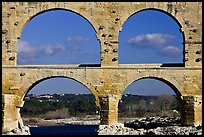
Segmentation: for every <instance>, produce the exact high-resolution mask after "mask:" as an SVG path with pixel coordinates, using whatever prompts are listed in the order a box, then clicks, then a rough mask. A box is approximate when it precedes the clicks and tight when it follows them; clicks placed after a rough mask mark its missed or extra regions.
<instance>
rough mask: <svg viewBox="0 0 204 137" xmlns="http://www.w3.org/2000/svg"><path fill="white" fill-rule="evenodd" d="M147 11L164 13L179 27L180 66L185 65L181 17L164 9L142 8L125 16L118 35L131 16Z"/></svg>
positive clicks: (183, 33)
mask: <svg viewBox="0 0 204 137" xmlns="http://www.w3.org/2000/svg"><path fill="white" fill-rule="evenodd" d="M148 10H154V11H159V12H161V14H162V13H164V14H166V15H167V16H169V17H170V18H171V19H172V20H174V21H175V23H176V24H177V25H178V26H179V28H180V29H179V31H180V33H181V35H182V40H183V41H182V46H183V52H182V53H183V56H182V57H183V61H182V64H185V52H184V51H185V32H184V31H183V29H182V28H183V27H184V25H183V19H182V17H180V16H176V14H175V15H173V13H170V12H168V11H165V10H164V9H162V8H143V9H140V10H138V11H132V12H131V13H130V14H129V16H127V17H125V18H124V19H123V20H122V22H121V27H120V29H119V33H120V32H122V27H123V25H124V24H125V23H126V22H127V21H128V20H129V19H130V18H131V17H132V16H134V15H136V14H138V13H140V12H143V11H148Z"/></svg>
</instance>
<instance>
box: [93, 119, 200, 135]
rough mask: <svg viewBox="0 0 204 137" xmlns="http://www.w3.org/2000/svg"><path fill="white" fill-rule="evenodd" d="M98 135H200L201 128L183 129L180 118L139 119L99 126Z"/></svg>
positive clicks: (190, 127)
mask: <svg viewBox="0 0 204 137" xmlns="http://www.w3.org/2000/svg"><path fill="white" fill-rule="evenodd" d="M97 132H98V135H202V128H201V127H192V126H189V127H183V126H181V125H180V118H160V117H151V118H141V119H136V120H134V121H131V122H128V123H124V124H122V123H121V124H118V125H111V126H109V125H100V126H99V129H98V131H97Z"/></svg>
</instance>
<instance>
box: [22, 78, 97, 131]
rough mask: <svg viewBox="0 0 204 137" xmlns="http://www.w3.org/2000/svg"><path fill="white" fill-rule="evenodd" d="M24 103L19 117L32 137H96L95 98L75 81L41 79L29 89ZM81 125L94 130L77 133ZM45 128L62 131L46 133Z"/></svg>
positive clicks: (82, 85) (69, 79)
mask: <svg viewBox="0 0 204 137" xmlns="http://www.w3.org/2000/svg"><path fill="white" fill-rule="evenodd" d="M24 101H25V103H24V105H23V107H22V108H21V109H20V114H21V116H22V119H23V123H24V125H25V126H29V128H30V132H31V135H39V134H41V135H42V134H49V135H54V134H55V132H58V134H67V135H69V134H72V133H74V132H75V133H77V134H82V135H83V134H89V132H90V134H94V133H95V132H94V130H95V129H97V128H98V126H99V123H100V116H99V114H98V107H97V106H96V104H95V96H94V95H93V94H92V92H91V91H90V90H89V89H88V88H87V87H86V86H85V85H84V84H82V83H81V82H79V81H77V80H75V79H71V78H67V77H59V76H57V77H48V78H44V79H41V80H39V81H37V82H35V83H34V84H33V85H32V86H31V87H29V90H28V92H27V93H26V95H25V97H24ZM90 121H91V122H90ZM82 125H84V127H87V128H88V129H91V130H90V131H81V132H79V131H78V130H77V131H78V132H76V131H75V129H77V127H78V128H83V127H82ZM34 126H38V127H39V128H38V129H36V128H35V127H34ZM45 126H53V127H55V128H58V127H59V126H61V128H59V129H56V130H54V131H53V132H52V131H49V133H47V132H46V131H44V130H43V128H45ZM66 126H67V127H66ZM67 128H68V129H67ZM48 129H49V130H50V128H49V127H48ZM65 130H66V131H65Z"/></svg>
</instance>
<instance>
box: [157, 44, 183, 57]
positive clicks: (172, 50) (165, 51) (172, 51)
mask: <svg viewBox="0 0 204 137" xmlns="http://www.w3.org/2000/svg"><path fill="white" fill-rule="evenodd" d="M157 54H159V55H161V56H178V55H181V54H182V50H181V49H179V48H177V47H174V46H167V47H163V48H161V49H160V50H159V51H158V52H157Z"/></svg>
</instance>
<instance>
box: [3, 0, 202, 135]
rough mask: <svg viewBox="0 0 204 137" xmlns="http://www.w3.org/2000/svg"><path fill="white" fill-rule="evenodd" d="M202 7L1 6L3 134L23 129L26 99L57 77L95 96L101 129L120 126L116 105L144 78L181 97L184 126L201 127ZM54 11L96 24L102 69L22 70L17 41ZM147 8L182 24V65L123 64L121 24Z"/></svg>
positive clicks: (135, 4) (116, 4) (28, 67)
mask: <svg viewBox="0 0 204 137" xmlns="http://www.w3.org/2000/svg"><path fill="white" fill-rule="evenodd" d="M201 7H202V2H193V3H190V2H2V97H3V99H2V119H3V123H2V126H3V127H2V130H3V131H11V130H12V129H18V124H17V123H18V121H19V119H20V117H19V116H18V115H19V110H20V107H22V104H23V99H24V96H25V94H26V93H27V92H28V91H29V90H30V88H31V87H33V86H34V85H36V84H37V83H38V82H39V81H41V80H45V79H47V78H51V77H56V76H62V77H67V78H72V79H74V80H76V81H79V82H80V83H82V84H83V85H84V86H86V87H87V88H88V89H89V90H90V91H91V92H92V93H93V94H94V95H95V98H96V104H97V106H99V107H100V109H101V124H109V125H113V124H116V123H117V119H118V116H117V115H118V112H117V109H118V106H117V104H118V101H119V100H120V96H121V94H122V93H123V92H124V90H125V88H126V87H127V86H128V85H130V84H131V83H132V82H134V81H136V80H139V79H141V78H155V79H158V80H160V81H162V82H164V83H166V84H167V85H169V86H170V87H172V88H173V90H174V91H175V93H176V94H177V96H178V99H179V102H180V103H181V105H182V106H183V107H182V109H181V119H182V120H181V121H182V123H183V124H184V125H194V126H199V125H201V124H202V63H201V61H198V58H201V54H197V51H199V50H201V47H202V42H201V39H202V20H201V19H202V8H201ZM53 9H65V10H69V11H73V12H75V13H77V14H79V15H81V16H83V17H84V18H86V19H87V20H88V21H89V22H90V23H91V25H92V26H93V28H94V29H95V31H96V36H97V38H98V39H99V41H100V44H101V45H100V46H101V52H100V53H101V64H100V65H99V66H98V67H97V66H95V67H90V66H82V67H80V65H17V42H18V40H19V38H20V37H21V32H22V30H23V28H24V27H25V25H26V23H28V22H29V21H30V20H31V19H32V18H33V17H34V16H35V15H38V14H39V13H43V12H46V11H48V10H53ZM144 9H157V10H160V11H162V12H164V13H167V14H168V15H169V16H171V17H172V18H173V19H175V20H176V21H177V22H178V24H179V25H180V27H181V31H182V32H183V34H184V41H183V43H184V50H185V52H184V57H183V58H184V61H183V64H181V65H174V64H171V65H168V64H118V52H117V51H118V35H119V32H120V31H121V30H122V25H123V24H124V22H125V21H126V20H127V19H128V18H129V17H130V16H131V15H133V14H135V13H137V12H139V11H141V10H144ZM107 49H109V50H107ZM111 95H113V96H114V97H116V98H115V99H114V98H113V97H112V96H111ZM104 97H105V98H106V99H104ZM103 105H104V106H103ZM120 132H121V131H120Z"/></svg>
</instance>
